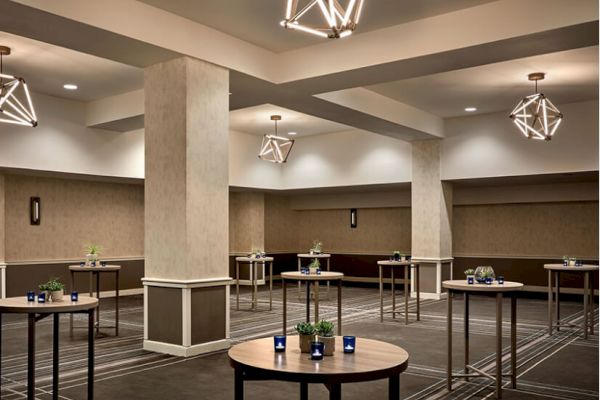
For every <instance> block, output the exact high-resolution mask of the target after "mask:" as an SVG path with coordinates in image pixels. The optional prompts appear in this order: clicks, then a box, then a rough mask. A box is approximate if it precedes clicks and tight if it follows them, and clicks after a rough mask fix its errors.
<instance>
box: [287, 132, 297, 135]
mask: <svg viewBox="0 0 600 400" xmlns="http://www.w3.org/2000/svg"><path fill="white" fill-rule="evenodd" d="M295 134H296V132H288V135H295Z"/></svg>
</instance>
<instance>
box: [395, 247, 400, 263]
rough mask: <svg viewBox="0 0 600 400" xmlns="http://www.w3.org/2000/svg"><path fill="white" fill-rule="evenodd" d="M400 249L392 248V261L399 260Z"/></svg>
mask: <svg viewBox="0 0 600 400" xmlns="http://www.w3.org/2000/svg"><path fill="white" fill-rule="evenodd" d="M400 256H401V255H400V250H394V261H400Z"/></svg>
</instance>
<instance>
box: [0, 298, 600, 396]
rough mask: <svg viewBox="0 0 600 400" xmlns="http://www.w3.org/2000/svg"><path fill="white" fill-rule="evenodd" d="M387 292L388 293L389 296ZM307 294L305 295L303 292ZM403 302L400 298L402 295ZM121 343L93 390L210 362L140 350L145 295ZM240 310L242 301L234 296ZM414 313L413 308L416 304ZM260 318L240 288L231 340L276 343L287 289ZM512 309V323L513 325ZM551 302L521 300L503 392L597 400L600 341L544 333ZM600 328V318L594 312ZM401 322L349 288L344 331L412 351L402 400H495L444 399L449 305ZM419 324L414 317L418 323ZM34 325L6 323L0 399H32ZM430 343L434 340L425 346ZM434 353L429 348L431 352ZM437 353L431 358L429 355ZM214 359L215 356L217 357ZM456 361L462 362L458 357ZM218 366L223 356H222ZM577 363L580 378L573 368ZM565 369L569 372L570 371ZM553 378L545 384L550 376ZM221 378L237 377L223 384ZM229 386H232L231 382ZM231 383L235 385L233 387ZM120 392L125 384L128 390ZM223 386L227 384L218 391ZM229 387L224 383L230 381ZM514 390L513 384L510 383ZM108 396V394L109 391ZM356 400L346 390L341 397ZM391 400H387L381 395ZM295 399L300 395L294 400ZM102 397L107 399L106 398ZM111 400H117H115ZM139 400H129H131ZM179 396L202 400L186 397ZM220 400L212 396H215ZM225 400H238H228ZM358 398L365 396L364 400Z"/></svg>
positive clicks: (81, 370)
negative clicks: (514, 363)
mask: <svg viewBox="0 0 600 400" xmlns="http://www.w3.org/2000/svg"><path fill="white" fill-rule="evenodd" d="M388 294H389V293H386V295H388ZM302 295H304V293H302ZM259 297H260V298H261V300H267V299H268V292H266V291H264V290H261V292H260V296H259ZM320 297H321V304H320V310H319V313H320V317H321V319H329V320H332V321H336V317H337V306H336V288H334V287H332V288H331V296H330V297H331V299H330V300H327V299H326V298H325V291H324V288H322V289H321V296H320ZM397 302H398V303H399V304H402V302H403V298H402V296H398V297H397ZM121 303H122V308H121V312H120V317H121V336H120V337H118V338H115V337H112V336H111V334H112V332H111V331H110V330H107V331H106V333H107V336H105V337H102V338H99V339H98V340H97V341H96V380H95V381H96V387H97V388H98V387H99V385H102V386H103V387H104V386H106V387H105V388H104V390H103V392H106V390H110V385H111V383H112V382H117V381H119V382H122V380H123V378H124V377H125V378H126V377H127V376H136V377H138V378H139V377H140V376H141V377H143V376H144V374H148V375H150V374H151V372H152V371H154V372H156V370H158V371H162V372H164V373H169V371H177V370H178V369H180V368H186V365H190V364H189V363H191V362H194V360H198V361H199V362H202V360H201V359H203V358H207V357H209V358H210V357H213V356H211V355H201V356H196V357H190V358H187V359H183V358H178V357H173V356H166V355H161V354H156V353H151V352H146V351H144V350H142V334H143V325H142V321H143V309H142V298H141V296H130V297H128V298H123V299H122V302H121ZM460 303H461V300H460V299H457V300H455V315H454V319H455V321H454V324H453V330H454V335H455V338H462V329H463V326H462V309H461V304H460ZM231 304H232V305H235V296H232V298H231ZM494 304H495V303H494V300H493V299H491V298H485V297H472V300H471V305H472V308H471V312H472V314H471V319H470V322H471V325H470V332H471V337H472V346H473V345H474V346H475V347H479V348H480V351H477V350H476V349H475V350H474V351H472V354H473V355H472V360H471V361H472V362H471V363H472V364H473V365H474V366H475V367H477V368H479V369H482V370H484V371H487V372H490V373H493V371H494V369H495V359H494V357H495V354H494V346H493V345H491V346H490V345H489V344H490V343H493V341H494V338H495V332H496V331H495V329H496V328H495V315H494V311H493V310H495V308H494ZM102 306H103V311H102V319H101V323H103V324H105V325H111V324H112V321H113V317H114V312H113V311H112V310H111V306H112V300H111V299H106V300H103V301H102ZM384 306H385V309H386V310H388V311H389V309H390V308H391V298H390V297H389V296H386V299H385V303H384ZM409 306H410V308H411V309H412V310H414V307H415V301H414V299H411V300H410V302H409ZM258 307H259V309H258V311H256V312H251V311H250V294H249V291H248V289H245V290H243V293H242V296H241V299H240V308H241V310H240V311H236V310H234V309H232V310H231V338H232V341H234V342H239V341H244V340H248V339H253V338H258V337H264V336H270V335H273V334H278V333H280V331H281V324H282V291H281V288H280V286H276V288H275V290H274V298H273V311H271V312H269V311H267V310H268V304H266V303H260V304H259V306H258ZM508 309H509V307H508V306H507V307H505V308H504V310H505V321H508V318H507V317H508V315H506V314H507V311H506V310H508ZM562 309H563V312H564V315H565V316H566V318H565V319H566V320H568V321H569V322H572V323H579V322H581V320H582V317H583V315H582V314H583V313H582V311H581V310H580V303H569V302H565V303H564V305H563V306H562ZM545 311H546V302H545V301H543V300H532V299H520V300H519V316H518V350H517V355H518V358H517V359H518V370H517V371H518V375H519V379H518V389H517V390H512V389H509V390H506V391H505V398H507V399H538V398H539V399H546V398H552V399H597V398H598V389H597V388H598V336H591V337H590V338H589V339H588V340H583V339H582V337H581V330H579V329H562V330H561V331H560V332H556V333H555V334H554V335H552V336H551V337H549V336H548V334H547V331H546V329H547V328H546V319H545V316H546V314H545ZM304 318H305V300H304V299H303V298H302V299H299V298H298V296H297V291H296V289H295V288H291V289H288V327H289V331H290V332H291V331H292V329H293V328H292V327H293V326H294V325H295V324H296V323H297V322H300V321H303V320H304ZM595 318H596V321H595V322H596V323H597V318H598V314H597V310H596V313H595ZM402 321H403V319H396V320H392V319H391V314H387V315H386V316H385V320H384V322H383V323H380V322H379V296H378V290H377V289H372V288H356V287H345V288H344V289H343V327H344V333H348V334H356V335H361V336H366V337H372V338H375V339H382V340H387V341H390V342H393V343H396V344H398V345H401V346H402V347H404V348H406V349H407V350H408V351H409V353H410V354H411V362H410V363H409V367H408V370H407V371H406V372H405V373H404V374H402V385H403V386H404V385H405V383H406V385H407V386H409V387H410V392H409V393H405V391H403V398H404V399H411V400H417V399H419V400H420V399H423V400H424V399H429V400H433V399H486V398H493V397H494V393H493V390H492V387H491V386H490V381H489V380H487V379H483V378H475V379H471V380H470V381H469V382H465V381H462V380H456V382H455V383H454V390H453V391H452V392H451V393H450V394H449V393H448V392H447V391H446V381H445V374H446V370H445V354H446V353H445V337H446V308H445V301H434V300H422V301H421V321H420V322H411V323H410V324H409V325H407V326H406V325H404V323H403V322H402ZM411 321H414V316H411ZM85 322H86V321H85V320H84V317H83V316H81V317H76V324H77V325H79V326H85ZM26 334H27V322H26V320H25V319H24V318H23V317H22V316H5V317H4V319H3V325H2V336H3V342H2V351H3V353H2V371H1V379H2V392H1V396H0V397H1V398H2V399H7V400H13V399H22V398H25V393H26V386H25V383H26V379H27V369H26V368H27V353H26ZM51 335H52V321H51V320H50V319H48V320H42V321H40V322H39V323H38V325H37V352H36V361H37V362H36V365H37V368H36V382H37V388H36V390H37V398H38V399H50V398H51V388H52V380H51V372H52V370H51V368H52V349H51ZM503 337H504V344H505V349H504V358H505V363H504V366H505V369H506V371H505V372H509V363H508V359H507V357H508V356H509V347H508V346H509V340H508V339H509V324H508V323H505V324H504V330H503ZM428 338H430V340H429V339H428ZM86 346H87V343H86V330H85V329H77V330H76V332H75V335H74V337H73V338H71V337H70V336H69V333H68V318H67V317H64V319H62V322H61V348H60V361H61V365H60V388H61V398H62V399H65V400H70V399H73V400H75V399H84V398H85V396H86V368H87V364H86V362H87V360H86V358H85V356H86V352H85V349H86ZM429 347H431V348H429ZM454 351H455V355H456V354H459V355H460V354H462V339H460V340H459V341H457V342H456V344H455V348H454ZM429 353H431V354H429ZM568 354H575V355H578V354H582V355H584V356H585V357H588V358H589V360H591V363H594V360H595V365H588V364H590V362H589V361H588V358H579V359H577V357H576V356H573V357H575V359H574V360H570V359H569V357H568ZM213 358H214V357H213ZM455 358H456V357H455ZM219 359H220V358H219ZM456 361H457V363H456V364H455V368H456V369H457V371H458V370H459V369H460V359H459V358H457V359H456ZM569 362H573V363H574V365H575V367H576V368H578V370H573V368H568V366H569V365H568V363H569ZM565 368H566V369H565ZM561 374H562V375H563V376H564V375H565V374H567V375H568V374H573V375H574V376H575V377H576V376H577V375H578V374H579V375H582V374H584V376H583V377H582V378H581V379H584V378H585V382H587V383H586V384H578V381H577V379H561ZM545 376H547V377H548V378H547V379H546V378H544V377H545ZM223 379H227V380H229V379H230V376H229V375H227V376H224V377H223ZM225 382H227V381H225ZM231 383H232V382H231ZM121 384H122V383H121ZM215 384H221V385H222V384H223V381H221V382H218V383H215ZM225 384H227V383H225ZM506 387H507V388H508V384H507V385H506ZM107 388H108V389H107ZM346 395H348V396H350V397H351V396H352V393H350V392H345V394H344V397H345V398H346V397H347V396H346ZM380 395H381V397H377V396H372V397H371V398H372V399H375V398H386V396H385V393H380ZM294 397H295V395H294ZM97 398H106V397H99V396H97ZM111 398H120V397H119V396H117V395H115V396H111ZM128 398H132V397H128ZM136 398H140V399H147V398H154V397H151V393H150V392H149V393H139V397H136ZM172 398H174V399H179V398H182V399H183V398H202V397H201V396H200V397H179V396H178V395H174V396H173V397H172ZM211 398H213V397H211ZM223 398H231V396H230V395H229V396H228V397H223ZM357 398H358V397H357Z"/></svg>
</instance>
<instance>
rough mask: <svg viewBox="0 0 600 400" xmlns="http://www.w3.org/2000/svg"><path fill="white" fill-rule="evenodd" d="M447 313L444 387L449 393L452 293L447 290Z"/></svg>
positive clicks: (450, 380)
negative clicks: (446, 358)
mask: <svg viewBox="0 0 600 400" xmlns="http://www.w3.org/2000/svg"><path fill="white" fill-rule="evenodd" d="M447 305H448V308H447V311H446V323H447V327H446V333H447V335H448V338H447V340H448V341H447V347H448V364H447V368H446V387H447V388H448V390H449V391H451V390H452V291H451V290H450V289H448V301H447Z"/></svg>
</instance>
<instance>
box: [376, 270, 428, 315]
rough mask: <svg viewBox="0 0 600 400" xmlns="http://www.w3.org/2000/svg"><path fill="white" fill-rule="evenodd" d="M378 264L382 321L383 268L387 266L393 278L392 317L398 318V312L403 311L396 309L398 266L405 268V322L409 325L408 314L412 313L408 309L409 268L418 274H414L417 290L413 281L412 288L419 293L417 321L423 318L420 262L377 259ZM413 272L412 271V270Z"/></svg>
mask: <svg viewBox="0 0 600 400" xmlns="http://www.w3.org/2000/svg"><path fill="white" fill-rule="evenodd" d="M377 266H378V267H379V320H380V321H381V322H383V269H384V268H387V269H389V270H390V273H391V280H392V311H390V312H391V313H392V318H396V314H397V313H402V311H396V287H395V284H394V283H395V279H394V269H396V267H402V268H403V269H404V323H405V324H407V325H408V314H409V313H410V311H408V286H409V283H408V282H409V277H408V273H409V270H411V269H412V270H414V272H415V273H416V276H413V282H414V283H416V284H414V286H416V290H415V287H414V286H413V283H411V284H410V285H411V290H412V291H414V292H415V293H416V295H417V310H416V312H415V314H416V315H417V321H420V320H421V311H420V304H419V303H420V298H419V297H420V295H421V290H420V287H419V286H420V285H419V280H420V279H419V278H420V277H419V263H414V262H411V261H390V260H383V261H377ZM411 274H412V272H411Z"/></svg>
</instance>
